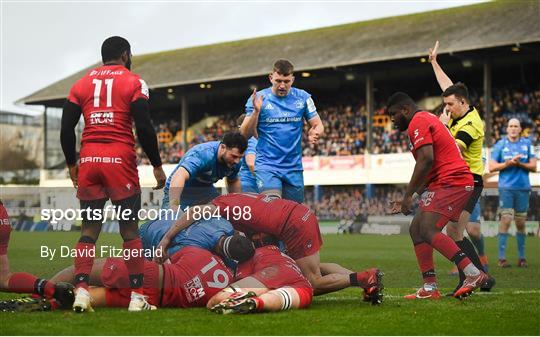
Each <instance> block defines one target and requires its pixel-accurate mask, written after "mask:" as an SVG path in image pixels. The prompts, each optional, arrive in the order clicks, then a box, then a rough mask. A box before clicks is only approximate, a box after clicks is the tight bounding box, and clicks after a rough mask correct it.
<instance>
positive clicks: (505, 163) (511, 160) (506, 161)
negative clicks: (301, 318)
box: [504, 159, 517, 168]
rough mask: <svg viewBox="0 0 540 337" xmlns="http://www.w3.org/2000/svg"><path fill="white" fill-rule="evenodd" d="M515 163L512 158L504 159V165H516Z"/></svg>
mask: <svg viewBox="0 0 540 337" xmlns="http://www.w3.org/2000/svg"><path fill="white" fill-rule="evenodd" d="M516 165H517V162H516V161H514V160H513V159H507V160H505V161H504V167H505V168H506V167H512V166H516Z"/></svg>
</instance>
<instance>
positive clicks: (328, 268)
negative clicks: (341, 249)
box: [319, 262, 354, 276]
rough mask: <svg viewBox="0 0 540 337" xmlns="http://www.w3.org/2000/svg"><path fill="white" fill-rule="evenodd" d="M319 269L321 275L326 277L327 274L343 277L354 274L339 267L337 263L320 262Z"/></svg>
mask: <svg viewBox="0 0 540 337" xmlns="http://www.w3.org/2000/svg"><path fill="white" fill-rule="evenodd" d="M319 268H320V270H321V274H322V275H323V276H324V275H328V274H344V275H350V274H352V273H354V271H352V270H350V269H347V268H344V267H342V266H340V265H339V264H337V263H328V262H321V263H320V264H319Z"/></svg>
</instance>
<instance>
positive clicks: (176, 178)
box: [169, 166, 190, 208]
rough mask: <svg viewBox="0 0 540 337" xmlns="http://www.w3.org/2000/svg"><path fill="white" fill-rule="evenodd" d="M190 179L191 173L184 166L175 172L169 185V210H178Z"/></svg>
mask: <svg viewBox="0 0 540 337" xmlns="http://www.w3.org/2000/svg"><path fill="white" fill-rule="evenodd" d="M189 177H190V174H189V172H188V171H187V170H186V169H185V168H184V167H183V166H181V167H180V168H179V169H178V170H176V172H174V174H173V176H172V178H171V184H170V185H169V208H176V207H177V206H179V205H180V198H181V196H182V191H183V190H184V186H185V185H186V181H188V180H189Z"/></svg>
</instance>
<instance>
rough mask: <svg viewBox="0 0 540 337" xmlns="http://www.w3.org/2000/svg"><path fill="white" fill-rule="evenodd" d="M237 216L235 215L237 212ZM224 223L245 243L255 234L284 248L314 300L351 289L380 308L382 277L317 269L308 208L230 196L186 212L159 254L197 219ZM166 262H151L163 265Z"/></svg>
mask: <svg viewBox="0 0 540 337" xmlns="http://www.w3.org/2000/svg"><path fill="white" fill-rule="evenodd" d="M238 211H240V212H238ZM205 215H207V216H214V217H218V216H219V217H224V218H226V219H228V220H229V221H230V222H231V224H232V225H233V227H234V229H236V230H238V231H241V232H243V233H245V234H246V235H247V236H248V237H252V235H254V234H257V233H265V234H269V235H273V236H275V237H276V238H277V239H278V240H281V241H283V242H284V243H285V246H286V248H287V251H288V254H289V256H290V257H291V258H293V259H294V260H295V262H296V263H297V264H298V266H299V267H300V270H301V271H302V274H304V276H306V278H307V279H308V280H309V282H310V283H311V285H312V286H313V289H314V292H315V295H321V294H325V293H329V292H333V291H337V290H341V289H344V288H347V287H350V286H357V287H361V288H363V289H364V294H365V296H364V298H365V299H367V300H369V301H371V302H372V303H380V302H381V300H382V296H381V294H380V291H381V278H382V275H383V274H382V273H381V272H380V271H379V270H378V269H376V268H372V269H369V270H366V271H363V272H353V271H350V270H347V269H345V268H343V267H341V266H339V265H337V264H324V263H323V264H321V262H320V256H319V250H320V247H321V245H322V238H321V233H320V231H319V222H318V220H317V217H316V216H315V214H313V211H311V210H310V209H309V208H308V207H306V206H304V205H302V204H299V203H297V202H294V201H291V200H285V199H280V198H278V197H275V196H270V195H265V194H255V193H231V194H227V195H222V196H219V197H217V198H215V199H214V200H213V201H212V202H211V203H210V204H207V205H203V206H200V207H193V208H190V209H189V210H188V211H187V212H186V213H184V214H183V215H182V217H181V218H180V219H178V220H177V221H175V222H174V224H173V226H172V227H171V228H170V229H169V231H168V232H167V233H166V234H165V236H164V238H163V240H162V241H161V242H160V244H159V249H161V250H162V251H163V252H166V251H167V248H168V247H169V246H170V244H171V241H172V238H174V237H175V235H176V234H177V233H178V232H180V231H181V230H183V229H184V228H187V227H188V226H190V225H191V224H192V223H193V222H194V220H195V219H196V218H198V217H199V216H205ZM165 259H166V256H165V255H163V256H162V257H157V258H156V259H155V260H156V262H158V263H162V262H163V261H164V260H165Z"/></svg>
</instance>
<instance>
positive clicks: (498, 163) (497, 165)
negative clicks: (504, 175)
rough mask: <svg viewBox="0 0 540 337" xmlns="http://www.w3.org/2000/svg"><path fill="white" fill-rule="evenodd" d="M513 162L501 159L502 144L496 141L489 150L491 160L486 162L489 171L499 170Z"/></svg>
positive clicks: (511, 164)
mask: <svg viewBox="0 0 540 337" xmlns="http://www.w3.org/2000/svg"><path fill="white" fill-rule="evenodd" d="M513 165H514V164H513V163H512V161H510V160H505V161H503V160H502V144H501V143H500V142H498V143H497V144H495V146H494V147H493V149H492V150H491V160H490V161H489V163H488V169H489V172H492V173H493V172H499V171H502V170H504V169H506V168H507V167H509V166H513Z"/></svg>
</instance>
